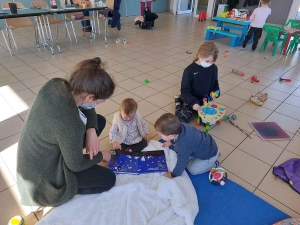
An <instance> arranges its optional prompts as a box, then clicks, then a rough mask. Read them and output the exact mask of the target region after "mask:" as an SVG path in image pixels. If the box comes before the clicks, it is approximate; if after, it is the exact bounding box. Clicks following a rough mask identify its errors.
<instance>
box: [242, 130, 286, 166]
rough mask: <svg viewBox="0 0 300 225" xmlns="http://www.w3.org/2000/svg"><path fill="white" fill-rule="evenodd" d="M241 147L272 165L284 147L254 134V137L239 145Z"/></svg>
mask: <svg viewBox="0 0 300 225" xmlns="http://www.w3.org/2000/svg"><path fill="white" fill-rule="evenodd" d="M238 148H239V149H241V150H243V151H244V152H246V153H248V154H250V155H252V156H253V157H255V158H257V159H259V160H261V161H263V162H265V163H267V164H269V165H270V166H272V165H273V164H274V163H275V161H276V160H277V158H278V157H279V155H280V154H281V153H282V151H283V148H281V147H279V146H276V145H274V144H272V143H271V142H268V141H263V140H262V139H261V138H260V137H257V136H256V135H252V139H249V138H247V139H245V140H244V141H243V142H242V143H241V144H240V145H239V146H238Z"/></svg>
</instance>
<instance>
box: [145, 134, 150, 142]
mask: <svg viewBox="0 0 300 225" xmlns="http://www.w3.org/2000/svg"><path fill="white" fill-rule="evenodd" d="M144 138H145V140H146V141H147V142H149V141H150V136H149V134H145V137H144Z"/></svg>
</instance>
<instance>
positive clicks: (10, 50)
mask: <svg viewBox="0 0 300 225" xmlns="http://www.w3.org/2000/svg"><path fill="white" fill-rule="evenodd" d="M1 33H2V36H3V39H4V41H5V44H6V47H7V49H8V51H9V53H10V55H11V56H12V53H11V49H10V47H9V45H8V42H7V40H6V37H5V34H4V32H3V30H2V29H1Z"/></svg>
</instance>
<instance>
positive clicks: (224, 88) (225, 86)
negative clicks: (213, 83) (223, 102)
mask: <svg viewBox="0 0 300 225" xmlns="http://www.w3.org/2000/svg"><path fill="white" fill-rule="evenodd" d="M219 87H220V91H221V95H222V94H224V93H226V92H228V91H229V90H231V89H233V88H234V85H231V84H227V83H225V82H222V81H219Z"/></svg>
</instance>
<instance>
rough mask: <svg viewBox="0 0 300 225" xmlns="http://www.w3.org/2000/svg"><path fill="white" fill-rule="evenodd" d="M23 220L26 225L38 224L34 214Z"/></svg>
mask: <svg viewBox="0 0 300 225" xmlns="http://www.w3.org/2000/svg"><path fill="white" fill-rule="evenodd" d="M24 220H25V224H26V225H35V224H36V223H37V222H38V220H37V218H36V216H35V214H34V213H30V214H29V215H28V216H26V217H25V218H24Z"/></svg>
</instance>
